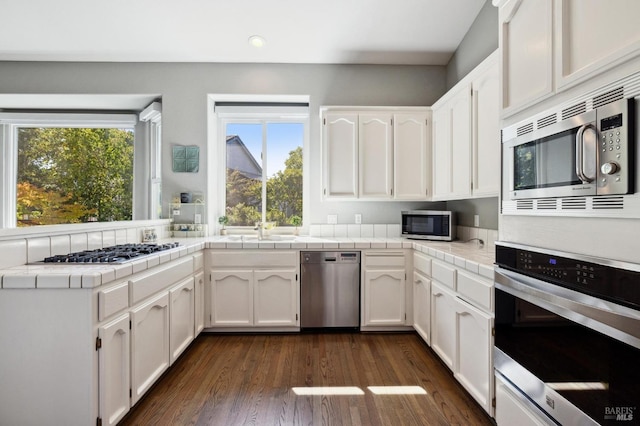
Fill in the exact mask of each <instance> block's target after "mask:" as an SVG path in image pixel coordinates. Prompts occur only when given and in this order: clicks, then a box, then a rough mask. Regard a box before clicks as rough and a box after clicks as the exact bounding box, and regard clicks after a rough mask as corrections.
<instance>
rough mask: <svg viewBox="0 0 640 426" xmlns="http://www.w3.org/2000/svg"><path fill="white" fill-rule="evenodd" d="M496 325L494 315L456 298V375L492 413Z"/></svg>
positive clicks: (483, 406)
mask: <svg viewBox="0 0 640 426" xmlns="http://www.w3.org/2000/svg"><path fill="white" fill-rule="evenodd" d="M492 327H493V316H492V315H489V314H487V313H485V312H483V311H481V310H480V309H477V308H475V307H474V306H472V305H470V304H469V303H466V302H465V301H463V300H461V299H459V298H458V299H456V338H457V342H456V348H457V354H456V360H455V362H454V376H455V378H456V379H458V381H459V382H460V383H462V385H463V386H464V387H465V388H466V389H467V391H468V392H469V393H470V394H471V396H473V397H474V398H475V400H476V401H478V403H479V404H480V405H481V406H482V408H484V409H485V411H487V412H489V413H490V412H491V409H492V406H491V402H492V401H491V400H492V397H493V390H492V389H491V387H492V384H493V381H492V377H493V357H492V351H491V348H492V347H493V340H492V337H491V329H492Z"/></svg>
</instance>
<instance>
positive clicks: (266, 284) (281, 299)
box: [253, 270, 298, 327]
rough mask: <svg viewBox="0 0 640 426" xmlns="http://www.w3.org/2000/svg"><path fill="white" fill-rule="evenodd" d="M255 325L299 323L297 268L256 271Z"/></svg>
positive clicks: (267, 325)
mask: <svg viewBox="0 0 640 426" xmlns="http://www.w3.org/2000/svg"><path fill="white" fill-rule="evenodd" d="M254 279H255V284H254V290H253V291H254V325H256V326H261V327H269V326H285V325H289V326H296V325H297V324H298V281H297V275H296V271H295V270H268V271H267V270H265V271H260V270H256V271H254Z"/></svg>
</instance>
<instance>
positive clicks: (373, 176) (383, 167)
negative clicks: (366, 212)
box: [358, 114, 393, 198]
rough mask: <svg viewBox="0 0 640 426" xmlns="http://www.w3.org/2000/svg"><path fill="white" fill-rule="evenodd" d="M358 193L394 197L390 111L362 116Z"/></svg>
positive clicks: (370, 196) (365, 195) (365, 196)
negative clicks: (388, 112)
mask: <svg viewBox="0 0 640 426" xmlns="http://www.w3.org/2000/svg"><path fill="white" fill-rule="evenodd" d="M358 130H359V137H358V141H359V149H358V151H359V160H360V161H359V165H358V170H359V171H360V175H359V189H360V192H359V195H360V197H362V198H391V196H392V195H393V194H392V192H393V189H392V185H393V141H392V131H391V114H360V116H359V127H358Z"/></svg>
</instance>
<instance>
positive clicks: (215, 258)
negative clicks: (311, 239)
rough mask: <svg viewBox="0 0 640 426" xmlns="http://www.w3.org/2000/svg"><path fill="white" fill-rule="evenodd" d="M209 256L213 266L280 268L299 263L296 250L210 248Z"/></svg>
mask: <svg viewBox="0 0 640 426" xmlns="http://www.w3.org/2000/svg"><path fill="white" fill-rule="evenodd" d="M208 256H210V257H209V260H210V264H211V266H212V267H213V268H221V267H222V268H227V267H230V266H235V267H241V268H264V267H268V268H272V267H273V268H279V267H282V266H293V267H295V266H296V265H297V264H298V263H299V260H298V255H297V253H296V252H295V251H276V250H273V251H272V250H259V251H252V250H242V251H224V250H209V254H208Z"/></svg>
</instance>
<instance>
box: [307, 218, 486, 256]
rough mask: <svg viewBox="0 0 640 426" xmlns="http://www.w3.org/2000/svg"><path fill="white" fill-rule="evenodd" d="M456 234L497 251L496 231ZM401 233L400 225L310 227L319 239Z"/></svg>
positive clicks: (467, 228) (468, 230)
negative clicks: (479, 241) (482, 243)
mask: <svg viewBox="0 0 640 426" xmlns="http://www.w3.org/2000/svg"><path fill="white" fill-rule="evenodd" d="M456 232H457V235H458V241H460V242H465V241H469V240H474V241H476V240H475V239H476V238H479V239H481V240H482V241H483V242H484V249H485V250H487V251H494V250H495V242H496V240H497V239H498V231H497V230H495V229H486V228H475V227H472V226H458V227H457V228H456ZM401 233H402V230H401V226H400V225H399V224H360V225H359V224H338V225H329V224H316V225H311V226H310V227H309V235H310V236H311V237H319V238H400V237H401Z"/></svg>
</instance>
